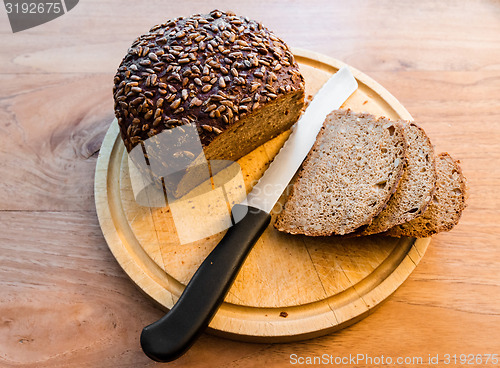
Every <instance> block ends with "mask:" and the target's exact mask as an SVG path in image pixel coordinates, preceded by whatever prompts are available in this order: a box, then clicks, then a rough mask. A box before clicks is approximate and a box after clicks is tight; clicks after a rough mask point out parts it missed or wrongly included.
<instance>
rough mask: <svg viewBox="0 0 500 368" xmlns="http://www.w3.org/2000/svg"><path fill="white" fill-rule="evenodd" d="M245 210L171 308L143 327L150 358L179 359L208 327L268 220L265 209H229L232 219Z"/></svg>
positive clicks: (239, 207)
mask: <svg viewBox="0 0 500 368" xmlns="http://www.w3.org/2000/svg"><path fill="white" fill-rule="evenodd" d="M247 209H248V211H247V212H246V215H245V216H244V217H243V218H242V220H241V221H239V222H238V223H236V224H235V225H234V226H232V227H230V228H229V229H228V231H227V233H226V235H224V237H223V238H222V240H221V241H220V242H219V244H218V245H217V246H216V247H215V248H214V250H213V251H212V252H211V253H210V254H209V255H208V257H207V258H206V259H205V261H203V263H202V264H201V266H200V267H199V268H198V270H197V271H196V273H195V274H194V275H193V277H192V278H191V281H190V282H189V283H188V285H187V286H186V288H185V289H184V292H183V293H182V295H181V297H180V298H179V300H178V301H177V303H175V305H174V306H173V307H172V309H171V310H170V311H169V312H168V313H167V314H166V315H165V316H163V317H162V318H161V319H160V320H158V321H156V322H155V323H153V324H151V325H149V326H147V327H145V328H144V329H143V330H142V333H141V346H142V350H143V351H144V353H146V355H147V356H148V357H150V358H151V359H153V360H156V361H158V362H169V361H172V360H174V359H177V358H179V357H180V356H181V355H182V354H184V353H185V352H186V351H187V350H188V349H189V348H190V347H191V345H192V344H193V343H194V342H195V340H196V338H197V337H198V336H199V335H200V334H201V333H202V332H203V331H204V330H205V329H206V328H207V327H208V324H209V323H210V321H211V320H212V318H213V316H214V315H215V313H216V312H217V309H218V308H219V306H220V305H221V304H222V302H223V301H224V298H225V296H226V294H227V292H228V291H229V288H230V287H231V285H232V283H233V281H234V279H235V278H236V275H237V274H238V271H239V270H240V268H241V265H242V264H243V262H244V261H245V259H246V257H247V255H248V253H249V252H250V250H251V249H252V247H253V245H254V244H255V243H256V242H257V240H258V239H259V237H260V235H261V234H262V233H263V232H264V230H265V229H266V227H267V225H268V224H269V222H270V221H271V216H270V215H269V214H268V213H267V212H264V211H262V210H259V209H257V208H254V207H250V206H248V207H247V206H244V205H239V204H237V205H235V206H234V207H233V209H232V214H233V218H238V219H239V218H241V217H242V215H243V214H244V213H245V211H246V210H247Z"/></svg>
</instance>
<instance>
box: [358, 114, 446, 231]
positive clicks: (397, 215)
mask: <svg viewBox="0 0 500 368" xmlns="http://www.w3.org/2000/svg"><path fill="white" fill-rule="evenodd" d="M399 123H401V124H402V125H403V127H404V133H405V139H406V143H407V146H408V149H407V151H406V166H405V168H404V172H403V176H402V177H401V181H400V182H399V186H398V189H397V190H396V192H395V193H394V194H393V195H392V197H391V199H390V200H389V202H388V203H387V206H386V207H385V208H384V210H383V211H382V212H381V213H380V214H379V215H378V216H377V217H375V218H374V219H373V222H372V223H371V224H370V225H368V226H367V227H366V228H365V229H363V230H362V231H360V232H359V234H358V235H370V234H377V233H381V232H384V231H386V230H388V229H390V228H392V227H394V226H396V225H399V224H403V223H405V222H408V221H410V220H412V219H414V218H416V217H418V216H420V215H421V214H422V213H423V212H424V211H425V209H426V208H427V205H428V204H429V202H430V201H431V197H432V194H433V192H434V189H435V187H436V167H435V159H434V149H433V148H432V144H431V141H430V139H429V137H428V136H427V134H425V132H424V130H423V129H422V128H420V127H419V126H417V125H416V124H415V123H413V122H405V121H399Z"/></svg>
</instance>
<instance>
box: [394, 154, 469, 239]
mask: <svg viewBox="0 0 500 368" xmlns="http://www.w3.org/2000/svg"><path fill="white" fill-rule="evenodd" d="M436 171H437V183H436V191H435V192H434V194H433V196H432V199H431V202H430V204H429V206H428V207H427V210H426V211H425V212H424V213H423V214H422V215H421V216H419V217H417V218H415V219H413V220H411V221H409V222H407V223H405V224H401V225H398V226H395V227H393V228H391V229H389V231H387V232H386V233H385V234H386V235H389V236H396V237H401V236H411V237H416V238H425V237H428V236H431V235H434V234H436V233H438V232H441V231H449V230H451V229H452V228H453V227H454V226H455V225H456V224H457V223H458V221H459V220H460V216H461V215H462V211H463V210H464V208H465V198H466V190H467V185H466V180H465V177H464V176H463V174H462V170H461V169H460V166H459V164H458V161H455V160H454V159H453V158H452V157H451V156H450V155H449V154H448V153H441V154H439V155H438V156H437V157H436Z"/></svg>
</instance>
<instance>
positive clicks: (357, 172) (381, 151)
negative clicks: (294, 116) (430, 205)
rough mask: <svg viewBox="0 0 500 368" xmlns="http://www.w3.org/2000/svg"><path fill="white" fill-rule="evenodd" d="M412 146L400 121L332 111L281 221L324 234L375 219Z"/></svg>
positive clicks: (282, 225)
mask: <svg viewBox="0 0 500 368" xmlns="http://www.w3.org/2000/svg"><path fill="white" fill-rule="evenodd" d="M406 148H407V147H406V140H405V137H404V133H403V127H402V126H401V125H400V124H398V123H395V122H391V121H390V120H388V119H385V118H379V119H376V118H375V117H374V116H373V115H370V114H366V113H361V114H358V113H355V112H352V111H350V110H338V111H334V112H332V113H331V114H330V115H328V117H327V118H326V120H325V122H324V124H323V127H322V128H321V131H320V133H319V134H318V137H317V140H316V142H315V144H314V146H313V148H312V149H311V151H310V153H309V155H308V156H307V158H306V160H305V161H304V163H303V165H302V167H301V169H300V171H299V173H298V178H297V180H296V182H295V183H294V185H293V188H292V191H291V194H290V196H289V197H288V199H287V201H286V204H285V206H284V209H283V211H281V213H279V214H278V216H277V218H276V221H275V224H274V225H275V227H276V228H277V229H278V230H280V231H285V232H288V233H291V234H305V235H311V236H324V235H333V234H337V235H343V234H348V233H351V232H353V231H355V230H356V229H358V228H359V227H360V226H363V225H366V224H369V223H371V221H372V220H373V218H374V217H375V216H377V215H378V214H379V213H380V211H382V209H383V208H384V207H385V205H386V203H387V202H388V201H389V198H390V197H391V195H392V194H393V193H394V191H395V190H396V188H397V186H398V183H399V180H400V178H401V175H402V173H403V167H404V163H405V157H406V156H405V155H406Z"/></svg>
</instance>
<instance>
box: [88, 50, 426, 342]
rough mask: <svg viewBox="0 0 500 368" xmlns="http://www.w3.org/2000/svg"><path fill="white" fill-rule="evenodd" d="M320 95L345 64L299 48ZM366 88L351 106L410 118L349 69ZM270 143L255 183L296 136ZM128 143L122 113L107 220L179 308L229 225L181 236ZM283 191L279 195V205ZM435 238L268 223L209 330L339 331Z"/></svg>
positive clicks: (301, 334) (108, 183)
mask: <svg viewBox="0 0 500 368" xmlns="http://www.w3.org/2000/svg"><path fill="white" fill-rule="evenodd" d="M293 51H294V54H295V55H296V59H297V61H298V63H299V65H300V69H301V72H302V74H303V75H304V77H305V79H306V95H307V94H310V95H313V94H314V93H315V92H316V91H317V90H318V89H319V88H320V87H321V85H322V84H323V83H324V82H325V81H326V80H327V79H328V78H329V77H330V76H331V75H332V74H333V73H335V72H336V71H337V70H338V69H339V68H340V67H342V66H343V65H344V64H343V63H341V62H339V61H337V60H335V59H331V58H328V57H326V56H323V55H320V54H316V53H312V52H309V51H305V50H297V49H294V50H293ZM351 70H352V72H353V74H354V76H355V77H356V79H357V80H358V83H359V88H358V90H357V91H356V92H355V93H354V94H353V95H352V96H351V97H350V98H349V99H348V100H347V101H346V103H345V104H344V107H349V108H351V109H352V110H354V111H367V112H370V113H373V114H375V115H384V116H387V117H389V118H391V119H401V118H402V119H411V116H410V114H409V113H408V112H407V111H406V109H405V108H404V107H403V106H402V105H401V104H400V103H399V102H398V101H397V100H396V99H395V98H394V97H393V96H392V95H391V94H390V93H389V92H387V91H386V90H385V89H384V88H383V87H382V86H380V85H379V84H378V83H376V82H375V81H373V80H372V79H371V78H369V77H368V76H366V75H364V74H363V73H361V72H359V71H357V70H355V69H353V68H351ZM288 134H289V133H288V132H286V133H283V134H282V135H281V136H278V137H276V138H275V139H273V140H271V141H269V142H267V143H266V144H265V145H263V146H261V147H259V148H257V149H256V150H255V151H253V152H251V153H250V154H249V155H247V156H245V157H243V158H242V159H240V160H239V161H238V163H239V164H240V167H241V170H242V173H243V179H244V181H245V186H246V189H247V191H249V190H250V189H251V185H252V183H255V181H256V180H258V179H259V178H260V176H261V175H262V174H263V172H264V171H265V169H267V167H268V166H269V163H270V162H271V161H272V159H273V157H274V156H275V155H276V153H277V152H278V151H279V149H280V147H281V146H282V144H283V143H284V142H285V141H286V139H287V137H288ZM131 180H137V179H136V178H135V177H134V174H132V178H131V175H130V172H129V169H128V160H127V155H126V151H125V149H124V146H123V144H122V142H121V139H120V137H119V130H118V126H117V123H116V120H115V121H114V122H113V123H112V124H111V127H110V128H109V131H108V133H107V135H106V137H105V139H104V142H103V145H102V148H101V151H100V154H99V160H98V164H97V168H96V179H95V195H96V207H97V212H98V216H99V221H100V224H101V227H102V230H103V233H104V235H105V238H106V241H107V242H108V245H109V248H110V249H111V251H112V253H113V255H114V256H115V257H116V259H117V260H118V262H119V263H120V265H121V267H122V268H123V269H124V270H125V272H126V273H127V274H128V275H129V276H130V278H131V279H132V280H133V281H134V283H135V284H136V285H137V286H138V287H139V288H140V289H141V290H142V291H144V293H145V294H146V295H148V296H149V297H151V298H152V299H153V300H154V301H155V302H157V303H158V304H159V305H160V306H161V307H162V308H164V309H169V308H171V307H172V306H173V305H174V304H175V302H176V300H177V299H178V298H179V296H180V295H181V293H182V291H183V288H184V286H185V285H186V284H187V282H188V281H189V280H190V278H191V277H192V275H193V274H194V272H195V271H196V269H197V268H198V266H199V265H200V264H201V262H202V261H203V259H204V258H205V257H206V256H207V255H208V253H210V251H211V250H212V249H213V248H214V247H215V245H216V244H217V243H218V241H219V240H220V239H221V238H222V236H223V235H224V233H219V234H216V235H213V236H210V237H208V238H205V239H202V240H199V241H196V242H192V243H188V244H182V245H181V244H180V243H179V240H178V237H177V233H176V230H175V226H174V223H173V219H172V214H171V212H170V209H169V208H168V207H163V208H151V207H143V206H140V205H139V204H137V202H136V201H135V198H134V195H133V192H132V188H131ZM283 200H284V198H281V199H280V203H278V204H277V207H275V209H276V208H278V207H279V206H280V205H281V204H282V203H283ZM429 242H430V238H426V239H413V238H401V239H397V238H390V237H382V236H369V237H361V238H343V237H317V238H313V237H305V236H297V235H288V234H283V233H280V232H278V231H277V230H275V229H274V228H273V227H272V225H270V226H269V227H268V228H267V229H266V231H265V232H264V234H263V236H262V237H261V238H260V239H259V241H258V242H257V244H256V245H255V248H254V249H253V250H252V252H251V253H250V255H249V256H248V258H247V260H246V262H245V264H244V265H243V267H242V269H241V271H240V273H239V275H238V277H237V278H236V281H235V283H234V284H233V286H232V287H231V290H230V291H229V294H228V295H227V297H226V299H225V302H224V303H223V305H222V306H221V308H220V310H219V311H218V312H217V314H216V316H215V317H214V319H213V320H212V322H211V324H210V331H211V332H212V333H214V334H218V335H222V336H225V337H229V338H232V339H238V340H244V341H257V342H286V341H296V340H301V339H306V338H311V337H315V336H320V335H324V334H326V333H329V332H332V331H335V330H338V329H340V328H343V327H345V326H348V325H350V324H352V323H355V322H357V321H359V320H360V319H362V318H363V317H365V316H366V315H368V314H369V313H370V312H371V311H372V310H373V309H374V308H376V307H377V306H378V305H379V304H380V303H382V302H383V301H384V300H385V299H386V298H387V297H388V296H390V295H391V294H392V293H393V292H394V291H395V290H396V289H397V288H398V287H399V286H400V285H401V284H402V283H403V282H404V280H406V278H407V277H408V276H409V275H410V274H411V272H412V271H413V269H414V268H415V267H416V265H417V264H418V262H419V261H420V259H421V258H422V256H423V255H424V253H425V250H426V249H427V246H428V244H429Z"/></svg>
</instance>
